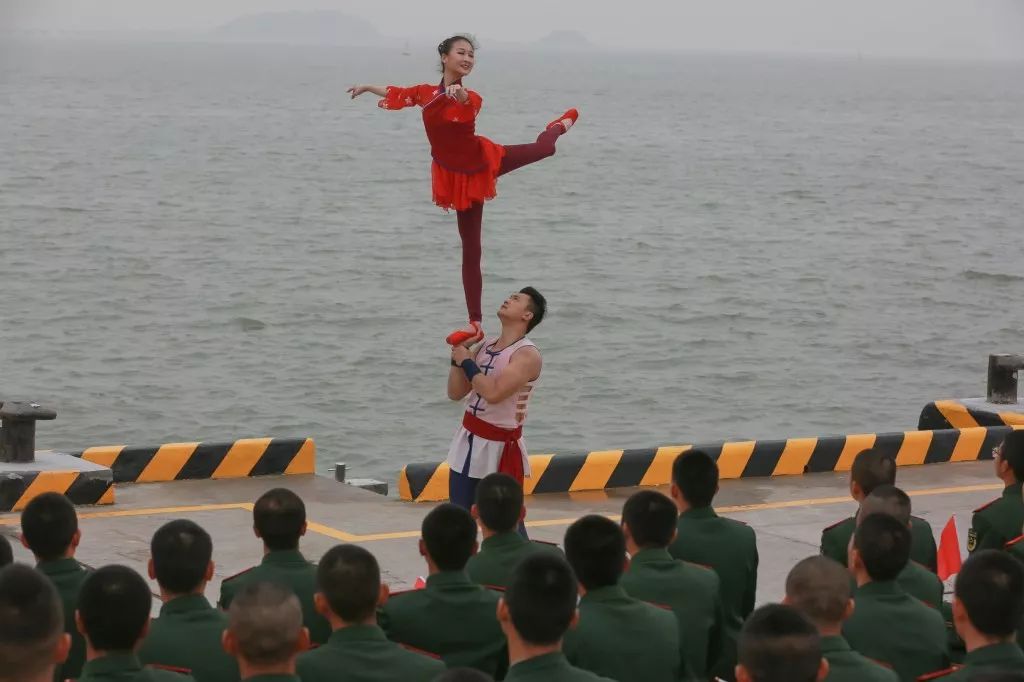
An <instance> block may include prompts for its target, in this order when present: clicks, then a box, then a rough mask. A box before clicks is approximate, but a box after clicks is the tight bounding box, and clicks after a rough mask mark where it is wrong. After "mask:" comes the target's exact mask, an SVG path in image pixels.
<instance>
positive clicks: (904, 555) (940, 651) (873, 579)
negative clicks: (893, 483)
mask: <svg viewBox="0 0 1024 682" xmlns="http://www.w3.org/2000/svg"><path fill="white" fill-rule="evenodd" d="M909 557H910V530H909V529H908V528H907V527H906V526H905V525H904V524H902V523H900V522H899V521H897V520H896V519H894V518H893V517H891V516H889V515H888V514H869V515H867V516H865V517H864V518H863V519H861V520H860V525H859V526H857V530H856V531H855V532H854V534H853V546H852V548H851V549H850V570H851V572H852V573H853V575H854V577H855V578H856V579H857V594H856V597H855V599H854V602H855V608H854V611H853V615H852V616H850V617H849V619H848V620H847V621H846V623H845V624H844V625H843V636H844V637H846V641H848V642H849V643H850V646H851V647H853V648H854V650H856V651H859V652H860V653H862V654H864V655H865V656H867V657H868V658H871V659H874V660H876V661H879V662H881V663H884V664H886V665H889V666H892V668H893V669H894V670H895V671H896V674H897V675H899V677H900V680H902V681H903V682H914V681H915V680H916V679H917V677H918V676H919V675H923V674H925V673H928V672H931V671H934V670H939V669H941V668H943V667H945V666H947V665H948V664H949V654H948V651H947V640H946V624H945V622H944V621H943V619H942V616H941V615H940V614H939V612H938V611H937V610H935V609H933V608H930V607H928V606H926V605H925V604H923V603H922V602H921V601H920V600H918V599H915V598H914V597H911V596H910V595H909V594H907V593H906V592H905V591H904V590H903V588H902V587H900V585H899V583H898V582H896V579H897V577H898V576H899V574H900V571H902V570H903V568H904V567H905V566H906V564H907V561H908V560H909Z"/></svg>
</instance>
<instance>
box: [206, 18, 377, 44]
mask: <svg viewBox="0 0 1024 682" xmlns="http://www.w3.org/2000/svg"><path fill="white" fill-rule="evenodd" d="M213 34H214V35H215V36H216V37H218V38H220V39H224V40H241V41H250V40H251V41H258V42H282V43H316V44H326V45H382V44H389V43H393V42H394V41H393V40H389V39H387V38H385V37H384V36H382V35H381V34H380V33H379V32H378V31H377V28H376V27H375V26H374V25H373V24H371V23H370V22H368V21H366V20H365V19H361V18H359V17H355V16H351V15H348V14H343V13H341V12H332V11H326V10H325V11H315V12H264V13H261V14H246V15H244V16H241V17H238V18H237V19H233V20H232V21H229V22H228V23H226V24H224V25H222V26H219V27H218V28H216V29H214V31H213Z"/></svg>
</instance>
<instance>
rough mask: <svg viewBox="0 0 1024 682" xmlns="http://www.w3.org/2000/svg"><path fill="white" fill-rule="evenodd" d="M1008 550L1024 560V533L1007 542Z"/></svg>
mask: <svg viewBox="0 0 1024 682" xmlns="http://www.w3.org/2000/svg"><path fill="white" fill-rule="evenodd" d="M1005 548H1006V551H1007V552H1009V553H1010V554H1012V555H1013V556H1015V557H1017V558H1018V559H1020V560H1021V561H1024V535H1018V536H1017V537H1015V538H1014V539H1012V540H1010V541H1009V542H1007V543H1006V546H1005Z"/></svg>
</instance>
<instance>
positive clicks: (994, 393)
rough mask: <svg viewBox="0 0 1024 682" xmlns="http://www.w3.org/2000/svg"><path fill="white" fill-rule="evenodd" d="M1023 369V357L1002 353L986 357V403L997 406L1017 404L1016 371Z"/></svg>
mask: <svg viewBox="0 0 1024 682" xmlns="http://www.w3.org/2000/svg"><path fill="white" fill-rule="evenodd" d="M1019 369H1024V355H1009V354H1006V353H1002V354H999V355H990V356H988V401H989V402H990V403H995V404H997V405H1011V404H1013V403H1016V402H1017V370H1019Z"/></svg>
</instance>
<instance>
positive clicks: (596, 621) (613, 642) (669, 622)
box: [562, 585, 693, 682]
mask: <svg viewBox="0 0 1024 682" xmlns="http://www.w3.org/2000/svg"><path fill="white" fill-rule="evenodd" d="M579 612H580V619H579V622H578V623H577V625H576V627H575V628H572V629H571V630H569V632H567V633H566V634H565V640H564V641H563V643H562V650H563V651H564V652H565V657H566V658H567V659H568V661H569V663H570V664H572V665H574V666H576V667H577V668H583V669H584V670H589V671H590V672H592V673H596V674H598V675H603V676H605V677H610V678H612V679H613V680H618V682H659V681H660V682H678V681H679V680H690V679H693V678H692V676H691V675H690V674H689V669H688V668H687V667H686V664H685V662H684V661H683V656H682V652H681V651H680V648H679V627H678V626H677V625H676V618H675V616H674V615H672V612H671V611H667V610H665V609H660V608H658V607H657V606H652V605H651V604H646V603H644V602H642V601H640V600H639V599H634V598H633V597H630V596H629V595H628V594H626V591H625V590H624V589H622V588H621V587H620V586H618V585H614V586H611V587H601V588H598V589H596V590H590V591H588V592H587V593H586V594H584V595H583V596H582V597H581V598H580V604H579Z"/></svg>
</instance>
